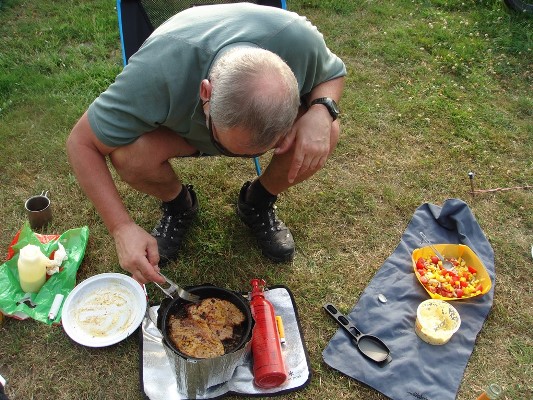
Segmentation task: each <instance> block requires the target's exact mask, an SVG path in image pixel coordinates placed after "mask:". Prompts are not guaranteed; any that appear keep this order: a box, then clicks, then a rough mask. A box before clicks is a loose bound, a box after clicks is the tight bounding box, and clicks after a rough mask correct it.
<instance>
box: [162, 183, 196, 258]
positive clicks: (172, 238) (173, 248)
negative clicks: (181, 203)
mask: <svg viewBox="0 0 533 400" xmlns="http://www.w3.org/2000/svg"><path fill="white" fill-rule="evenodd" d="M183 188H184V189H186V190H188V191H189V193H190V196H191V201H192V206H191V208H189V209H188V210H185V211H182V212H174V213H173V212H172V211H171V210H170V207H169V205H168V204H167V203H165V202H163V203H162V204H161V210H162V211H163V216H162V217H161V220H160V221H159V223H158V224H157V225H156V227H155V228H154V230H153V231H152V236H153V237H155V239H156V240H157V248H158V250H159V266H164V265H166V264H167V263H168V262H170V261H173V260H175V259H177V257H178V253H179V249H180V247H181V243H182V241H183V238H184V236H185V234H186V233H187V232H188V231H189V228H190V226H191V223H192V220H193V219H194V217H195V216H196V214H197V213H198V200H197V198H196V193H195V192H194V190H193V187H192V186H191V185H184V186H183Z"/></svg>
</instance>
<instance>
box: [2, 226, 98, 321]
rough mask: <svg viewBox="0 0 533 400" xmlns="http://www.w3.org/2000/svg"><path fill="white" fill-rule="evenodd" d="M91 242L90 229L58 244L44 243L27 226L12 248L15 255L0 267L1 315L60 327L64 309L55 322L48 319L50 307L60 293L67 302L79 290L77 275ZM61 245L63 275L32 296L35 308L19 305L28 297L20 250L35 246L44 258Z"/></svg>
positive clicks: (70, 233) (66, 235)
mask: <svg viewBox="0 0 533 400" xmlns="http://www.w3.org/2000/svg"><path fill="white" fill-rule="evenodd" d="M88 238H89V228H88V227H87V226H84V227H82V228H76V229H70V230H68V231H66V232H65V233H63V234H62V235H60V236H59V238H57V239H56V240H52V241H50V242H48V243H41V242H40V241H39V239H38V238H37V236H35V234H34V233H33V231H32V230H31V228H30V226H29V224H28V223H26V224H25V225H24V226H23V228H22V229H21V231H20V233H19V237H18V241H17V242H16V243H15V244H14V245H13V246H12V250H13V251H14V253H15V254H14V255H13V257H12V258H10V259H9V260H8V261H6V262H5V263H4V264H2V265H1V266H0V312H3V313H4V314H6V315H8V316H12V317H15V318H19V319H25V318H28V317H30V318H33V319H35V320H37V321H41V322H44V323H46V324H48V325H51V324H53V323H59V321H60V320H61V309H60V310H59V312H58V313H57V315H56V318H55V319H54V320H53V321H52V320H49V319H48V313H49V312H50V307H51V306H52V303H53V301H54V298H55V296H56V294H58V293H61V294H62V295H63V296H65V299H66V298H67V296H68V294H69V293H70V292H71V291H72V289H74V286H76V273H77V271H78V268H79V266H80V264H81V261H82V260H83V256H84V255H85V249H86V247H87V240H88ZM58 243H61V244H62V245H63V247H64V248H65V251H66V253H67V259H66V260H65V261H63V264H62V265H61V268H60V271H59V272H58V273H56V274H53V275H52V276H50V277H49V278H48V280H47V281H46V282H45V284H44V285H43V287H42V288H41V290H40V291H39V293H31V301H32V302H33V303H34V304H36V306H35V307H31V306H30V304H29V301H25V302H23V303H19V302H20V300H22V299H23V298H24V296H25V293H24V291H23V290H22V289H21V287H20V281H19V275H18V268H17V262H18V258H19V250H20V249H21V248H23V247H24V246H26V245H28V244H33V245H36V246H39V247H40V248H41V251H42V253H43V254H44V255H45V256H47V257H50V255H51V254H52V252H54V251H55V250H57V249H58V248H59V245H58ZM17 303H18V304H17Z"/></svg>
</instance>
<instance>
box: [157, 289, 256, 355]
mask: <svg viewBox="0 0 533 400" xmlns="http://www.w3.org/2000/svg"><path fill="white" fill-rule="evenodd" d="M186 289H187V291H188V292H191V293H193V294H196V295H198V296H199V297H200V300H202V299H206V298H209V297H215V298H218V299H222V300H228V301H230V302H231V303H233V304H235V306H237V308H238V309H239V310H240V311H241V312H242V313H243V314H244V318H245V319H244V322H243V323H242V324H240V325H239V326H236V327H234V328H233V338H232V339H228V340H224V341H222V344H223V345H224V353H225V354H228V353H232V352H234V351H236V350H239V349H240V348H241V347H242V346H244V344H245V343H246V342H248V341H249V340H250V338H251V336H252V326H253V318H252V312H251V310H250V304H249V303H248V300H247V299H245V298H244V297H243V296H242V295H241V294H240V293H237V292H233V291H231V290H228V289H223V288H220V287H217V286H213V285H201V286H191V287H187V288H186ZM189 304H191V303H189V302H187V301H185V300H183V299H182V298H180V297H176V298H175V299H171V298H166V299H164V300H163V301H162V302H161V306H160V307H159V311H158V314H157V327H158V328H159V330H160V331H161V333H162V334H163V340H164V342H165V344H166V345H167V346H168V347H169V348H170V349H172V351H173V352H174V353H176V354H177V355H178V356H180V357H183V358H185V359H189V360H197V358H195V357H191V356H189V355H187V354H184V353H182V352H181V351H179V350H178V348H177V347H176V346H175V345H174V344H173V343H172V341H171V340H170V337H169V334H168V327H169V318H170V317H171V316H172V315H175V316H177V317H185V316H186V315H187V314H186V313H187V311H186V306H187V305H189Z"/></svg>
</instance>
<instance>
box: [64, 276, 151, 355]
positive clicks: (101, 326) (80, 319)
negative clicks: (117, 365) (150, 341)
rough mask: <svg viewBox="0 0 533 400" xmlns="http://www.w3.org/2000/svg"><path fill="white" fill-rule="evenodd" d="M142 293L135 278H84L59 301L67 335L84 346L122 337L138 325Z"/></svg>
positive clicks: (105, 343) (143, 304) (143, 307)
mask: <svg viewBox="0 0 533 400" xmlns="http://www.w3.org/2000/svg"><path fill="white" fill-rule="evenodd" d="M145 312H146V294H145V292H144V290H143V287H142V286H141V284H140V283H139V282H137V281H136V280H135V279H133V278H130V277H129V276H127V275H124V274H115V273H105V274H99V275H95V276H93V277H91V278H89V279H86V280H84V281H83V282H81V283H80V284H79V285H78V286H76V287H75V288H74V289H73V290H72V292H70V294H69V295H68V297H67V299H66V300H65V304H63V311H62V324H63V329H64V330H65V332H66V333H67V335H68V336H69V337H70V338H71V339H72V340H74V341H75V342H77V343H79V344H82V345H84V346H88V347H105V346H109V345H112V344H115V343H118V342H120V341H121V340H124V339H125V338H127V337H128V336H129V335H131V334H132V333H133V332H134V331H135V330H136V329H137V327H138V326H139V325H140V324H141V322H142V320H143V318H144V315H145Z"/></svg>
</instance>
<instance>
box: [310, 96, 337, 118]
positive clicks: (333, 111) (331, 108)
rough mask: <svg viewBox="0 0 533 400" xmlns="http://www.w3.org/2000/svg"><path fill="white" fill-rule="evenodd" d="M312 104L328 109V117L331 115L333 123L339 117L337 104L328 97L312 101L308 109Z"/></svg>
mask: <svg viewBox="0 0 533 400" xmlns="http://www.w3.org/2000/svg"><path fill="white" fill-rule="evenodd" d="M313 104H323V105H324V107H326V108H327V109H328V112H329V115H331V118H333V121H335V120H336V119H337V117H338V116H339V113H340V111H339V107H338V106H337V103H335V100H333V99H330V98H329V97H319V98H318V99H315V100H313V101H312V102H311V104H309V107H311V106H312V105H313Z"/></svg>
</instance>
